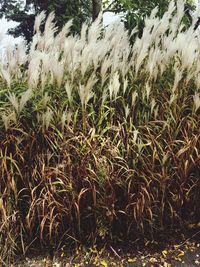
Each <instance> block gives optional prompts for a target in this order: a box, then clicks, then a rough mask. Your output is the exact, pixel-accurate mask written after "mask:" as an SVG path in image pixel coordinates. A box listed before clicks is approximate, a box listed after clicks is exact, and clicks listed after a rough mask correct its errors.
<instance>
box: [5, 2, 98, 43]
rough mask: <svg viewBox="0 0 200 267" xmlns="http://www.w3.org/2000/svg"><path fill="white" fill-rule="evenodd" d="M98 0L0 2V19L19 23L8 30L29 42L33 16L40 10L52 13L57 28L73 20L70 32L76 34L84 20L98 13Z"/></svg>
mask: <svg viewBox="0 0 200 267" xmlns="http://www.w3.org/2000/svg"><path fill="white" fill-rule="evenodd" d="M100 3H101V1H99V0H92V1H91V0H86V1H85V0H84V1H83V0H26V2H25V4H24V1H22V0H21V1H19V0H0V17H3V16H5V18H7V19H8V20H13V21H16V22H19V25H18V26H17V27H16V28H14V29H12V30H10V33H11V34H13V35H14V36H15V37H18V36H23V37H25V39H26V40H27V41H28V42H30V41H31V39H32V36H33V25H34V20H35V16H36V15H37V14H38V13H39V12H41V11H42V10H45V11H46V14H47V15H48V14H49V13H50V12H52V11H54V12H55V15H56V22H57V26H58V28H61V27H62V26H63V25H64V24H65V23H66V22H67V21H68V20H70V19H73V27H72V30H73V31H74V32H77V31H79V30H80V28H81V24H82V23H83V22H84V21H86V20H91V19H92V18H93V19H95V18H96V17H97V16H98V13H99V11H100V8H101V7H100Z"/></svg>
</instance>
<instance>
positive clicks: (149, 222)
mask: <svg viewBox="0 0 200 267" xmlns="http://www.w3.org/2000/svg"><path fill="white" fill-rule="evenodd" d="M183 7H184V1H177V5H175V3H174V2H171V3H170V5H169V10H168V11H167V12H166V13H165V14H164V16H163V18H162V19H159V18H158V17H157V12H158V9H157V8H156V9H154V10H153V11H152V13H151V15H150V17H149V18H146V20H145V28H144V31H143V35H142V37H141V38H139V37H137V33H136V31H137V29H134V30H133V32H132V34H133V36H134V42H133V44H131V43H130V42H129V38H130V37H129V35H128V33H127V31H126V30H125V29H124V26H123V25H122V24H120V23H117V24H112V25H110V26H109V27H108V28H107V29H104V28H103V25H102V20H101V16H100V17H99V18H98V19H97V20H96V21H95V22H94V23H93V24H92V25H91V26H88V25H86V24H84V25H83V27H82V31H81V34H80V35H71V34H70V27H71V22H68V23H67V24H66V25H65V26H64V27H63V29H62V30H61V32H57V27H56V24H55V22H54V20H55V18H54V14H53V13H52V14H50V15H49V17H48V18H47V20H46V23H45V30H44V32H41V31H40V29H41V23H43V21H45V13H44V12H42V13H41V14H40V15H39V16H38V17H37V18H36V22H35V26H34V31H35V35H34V37H33V41H32V43H31V44H30V47H29V49H28V47H27V48H26V47H25V44H24V43H22V44H20V45H19V46H18V47H7V48H6V52H5V53H6V61H5V60H4V61H1V62H0V84H1V87H0V110H1V116H0V129H1V137H0V144H1V146H0V166H1V168H0V174H1V183H0V214H1V216H0V229H1V233H0V246H1V250H2V253H1V259H2V260H5V259H6V258H7V259H8V255H9V256H10V257H11V256H13V254H14V253H16V249H18V252H19V251H20V249H21V251H23V252H24V253H25V252H26V251H27V250H28V249H30V247H31V246H34V245H35V244H36V243H37V244H38V242H39V244H40V245H41V246H42V245H49V244H51V245H52V246H57V247H59V246H61V244H63V243H67V242H72V241H73V242H75V240H76V241H77V240H78V241H79V242H96V241H98V240H113V241H116V240H126V239H127V238H128V239H129V240H135V239H136V238H137V237H138V236H140V237H141V236H148V235H151V236H155V235H156V234H158V233H160V232H161V231H163V230H169V229H176V228H178V227H181V226H183V225H185V226H187V224H188V223H190V222H193V223H195V222H197V221H198V220H199V219H200V217H199V214H200V213H199V211H200V210H199V200H200V199H199V196H200V195H199V188H200V183H199V181H200V179H199V178H200V138H199V137H200V132H199V129H200V114H199V107H200V104H199V102H200V101H199V88H200V86H199V85H200V79H199V75H200V67H199V66H200V50H199V30H198V29H197V30H195V31H194V30H193V26H194V23H195V21H194V22H193V25H191V27H190V28H188V29H185V27H184V25H183V24H182V18H183V15H184V12H183V10H184V9H183ZM197 17H198V16H197V14H195V16H194V18H196V19H197ZM194 20H195V19H194ZM133 36H132V37H133ZM25 51H26V52H25ZM8 233H9V238H7V234H8ZM5 247H6V248H7V250H5V249H3V248H5ZM8 250H9V251H10V254H8V253H7V251H8Z"/></svg>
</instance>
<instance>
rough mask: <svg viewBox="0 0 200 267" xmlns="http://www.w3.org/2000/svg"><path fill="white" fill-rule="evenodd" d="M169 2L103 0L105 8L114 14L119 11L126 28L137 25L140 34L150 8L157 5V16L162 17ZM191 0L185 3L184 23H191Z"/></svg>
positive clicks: (168, 0) (167, 0)
mask: <svg viewBox="0 0 200 267" xmlns="http://www.w3.org/2000/svg"><path fill="white" fill-rule="evenodd" d="M170 2H171V0H151V1H149V0H113V1H105V5H106V9H105V10H107V11H113V12H115V13H116V14H119V13H121V14H122V20H123V21H124V23H125V26H126V28H127V29H129V30H130V31H131V30H132V29H133V28H134V27H135V26H138V27H139V33H140V35H141V34H142V31H143V28H144V21H145V17H146V16H149V15H150V13H151V11H152V9H154V8H155V7H158V16H159V17H162V16H163V14H164V12H165V11H166V10H167V9H168V6H169V3H170ZM193 2H194V1H193V0H187V1H186V3H185V14H186V16H185V17H184V22H185V24H186V25H188V24H190V23H191V14H190V12H191V11H192V10H194V8H195V6H194V3H193Z"/></svg>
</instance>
